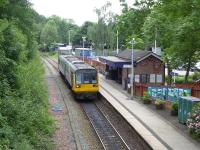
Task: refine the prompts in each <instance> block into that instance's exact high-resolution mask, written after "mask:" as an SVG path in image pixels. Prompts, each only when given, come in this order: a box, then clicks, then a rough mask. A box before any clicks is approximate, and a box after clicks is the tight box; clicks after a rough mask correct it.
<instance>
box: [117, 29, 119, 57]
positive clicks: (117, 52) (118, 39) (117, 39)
mask: <svg viewBox="0 0 200 150" xmlns="http://www.w3.org/2000/svg"><path fill="white" fill-rule="evenodd" d="M118 35H119V33H118V30H117V54H118V53H119V39H118Z"/></svg>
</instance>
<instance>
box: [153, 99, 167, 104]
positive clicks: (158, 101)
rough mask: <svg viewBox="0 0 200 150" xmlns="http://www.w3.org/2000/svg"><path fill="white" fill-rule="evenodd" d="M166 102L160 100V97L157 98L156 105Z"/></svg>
mask: <svg viewBox="0 0 200 150" xmlns="http://www.w3.org/2000/svg"><path fill="white" fill-rule="evenodd" d="M164 103H165V101H163V100H160V99H157V100H156V101H155V105H163V104H164Z"/></svg>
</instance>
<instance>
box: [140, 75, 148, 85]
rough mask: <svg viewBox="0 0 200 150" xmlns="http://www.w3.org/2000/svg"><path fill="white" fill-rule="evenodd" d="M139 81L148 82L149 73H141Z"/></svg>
mask: <svg viewBox="0 0 200 150" xmlns="http://www.w3.org/2000/svg"><path fill="white" fill-rule="evenodd" d="M140 83H149V74H141V75H140Z"/></svg>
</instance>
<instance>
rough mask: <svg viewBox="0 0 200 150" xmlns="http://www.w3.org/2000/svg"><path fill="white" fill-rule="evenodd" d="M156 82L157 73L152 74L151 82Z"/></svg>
mask: <svg viewBox="0 0 200 150" xmlns="http://www.w3.org/2000/svg"><path fill="white" fill-rule="evenodd" d="M155 82H156V75H155V74H150V83H155Z"/></svg>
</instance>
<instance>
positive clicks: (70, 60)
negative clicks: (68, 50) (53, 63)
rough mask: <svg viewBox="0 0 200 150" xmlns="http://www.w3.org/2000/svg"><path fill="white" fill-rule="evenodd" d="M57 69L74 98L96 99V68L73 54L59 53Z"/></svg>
mask: <svg viewBox="0 0 200 150" xmlns="http://www.w3.org/2000/svg"><path fill="white" fill-rule="evenodd" d="M58 69H59V72H60V73H61V74H62V75H63V76H64V78H65V79H66V81H67V82H68V84H69V86H70V88H71V90H72V91H73V93H74V96H75V98H76V99H96V98H97V96H98V92H99V79H98V72H97V70H96V69H95V68H94V67H92V66H90V65H88V64H86V63H84V61H82V60H80V59H78V58H77V57H75V56H73V55H60V56H59V57H58Z"/></svg>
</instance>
